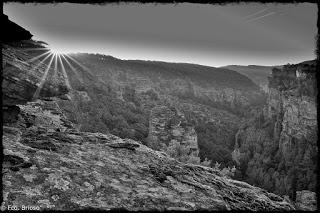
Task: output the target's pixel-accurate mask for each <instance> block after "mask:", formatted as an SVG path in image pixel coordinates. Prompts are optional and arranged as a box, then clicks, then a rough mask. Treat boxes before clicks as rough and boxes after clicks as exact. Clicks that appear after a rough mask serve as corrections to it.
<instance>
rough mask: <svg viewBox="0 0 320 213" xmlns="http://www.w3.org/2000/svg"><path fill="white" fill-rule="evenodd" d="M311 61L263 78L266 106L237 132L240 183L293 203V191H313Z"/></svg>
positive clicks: (314, 127)
mask: <svg viewBox="0 0 320 213" xmlns="http://www.w3.org/2000/svg"><path fill="white" fill-rule="evenodd" d="M314 63H315V62H312V63H308V64H307V65H306V63H301V64H297V65H286V66H284V68H283V69H282V70H280V69H275V70H274V71H273V74H272V76H271V77H270V78H269V81H270V84H269V87H270V89H269V94H268V101H267V105H266V107H265V108H264V109H263V110H260V111H259V112H258V113H257V114H256V115H254V116H253V117H254V119H252V120H251V121H249V122H247V123H246V124H245V125H243V126H242V128H240V130H239V132H238V134H237V139H236V146H237V147H238V148H236V149H237V150H239V151H240V153H241V157H240V158H241V159H242V169H243V175H244V176H245V177H246V178H244V179H245V180H247V181H248V182H249V183H252V184H256V185H258V186H261V187H264V188H266V189H268V190H271V191H273V192H275V193H277V194H287V195H289V196H290V198H291V199H293V200H295V199H296V193H297V191H302V190H310V191H316V183H317V174H316V168H317V156H318V147H317V130H318V126H317V125H318V124H317V109H316V79H315V64H314ZM301 73H303V74H302V75H301ZM310 208H311V209H314V208H316V207H314V206H311V207H310Z"/></svg>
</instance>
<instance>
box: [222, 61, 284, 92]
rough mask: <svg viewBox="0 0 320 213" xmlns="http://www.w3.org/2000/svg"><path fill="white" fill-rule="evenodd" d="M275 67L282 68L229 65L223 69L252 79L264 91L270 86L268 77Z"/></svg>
mask: <svg viewBox="0 0 320 213" xmlns="http://www.w3.org/2000/svg"><path fill="white" fill-rule="evenodd" d="M274 67H277V68H281V67H282V66H259V65H248V66H241V65H228V66H224V67H221V68H226V69H230V70H234V71H236V72H239V73H241V74H243V75H245V76H247V77H248V78H250V79H251V80H252V81H253V82H255V83H256V84H257V85H259V86H260V87H262V88H263V89H265V88H266V86H267V84H268V76H270V74H271V70H272V68H274Z"/></svg>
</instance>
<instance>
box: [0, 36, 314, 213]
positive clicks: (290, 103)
mask: <svg viewBox="0 0 320 213" xmlns="http://www.w3.org/2000/svg"><path fill="white" fill-rule="evenodd" d="M46 51H48V50H47V49H45V48H44V46H43V43H41V42H36V41H33V40H27V41H16V42H7V43H6V44H4V45H3V52H2V55H3V63H2V66H3V82H2V91H3V97H2V100H3V115H4V120H3V121H4V125H3V138H2V139H3V147H4V150H3V151H4V159H3V174H4V175H3V186H4V187H3V189H4V190H3V191H4V193H3V202H2V207H5V206H8V205H21V204H28V205H31V206H36V205H38V206H41V208H43V209H54V210H75V209H91V210H92V209H104V210H107V209H115V208H123V209H125V210H292V209H299V208H301V209H304V210H310V209H311V210H314V209H315V208H316V203H315V195H314V193H312V192H315V191H316V182H317V179H316V178H317V177H316V168H317V155H318V151H317V144H316V142H317V119H316V118H317V111H316V92H317V89H316V80H315V71H316V63H315V61H308V62H304V63H300V64H295V65H285V66H283V67H280V68H275V69H273V70H272V74H271V76H270V77H269V79H268V92H267V93H265V92H264V91H263V90H262V89H261V88H259V86H258V85H256V84H255V83H254V82H253V81H252V80H250V79H249V78H248V77H246V76H244V75H242V74H240V73H238V72H236V71H233V70H229V69H226V68H214V67H208V66H202V65H195V64H182V63H166V62H157V61H139V60H120V59H116V58H114V57H112V56H105V55H100V54H87V53H78V54H69V55H65V56H60V61H61V63H60V64H59V63H58V64H56V67H54V66H51V68H50V66H49V64H48V63H47V62H46V61H42V62H41V60H40V59H39V58H36V57H37V56H39V55H41V54H44V53H45V52H46ZM51 61H52V60H51ZM52 67H54V68H52ZM63 70H64V71H65V72H64V71H63ZM39 88H40V89H39ZM216 162H218V163H220V164H221V165H222V167H232V166H236V168H237V171H236V173H235V174H234V175H235V176H234V177H233V179H231V178H230V177H228V176H224V175H222V174H221V172H220V171H219V170H217V169H215V168H214V165H215V163H216ZM210 167H212V168H210ZM246 182H248V183H249V184H252V185H253V184H254V186H252V185H249V184H248V183H246ZM259 187H260V188H259ZM262 188H263V189H262ZM306 190H308V191H307V193H309V194H308V195H311V198H310V197H309V200H308V201H309V203H308V205H306V204H305V203H299V202H300V201H299V200H298V198H301V197H303V196H304V195H302V193H304V192H305V191H306ZM297 191H298V193H297V195H299V196H296V192H297ZM107 195H108V196H107ZM284 195H289V196H290V199H292V200H295V201H296V202H295V203H294V202H292V201H290V200H289V199H287V198H284V197H283V196H284ZM300 200H302V199H300ZM301 202H302V201H301Z"/></svg>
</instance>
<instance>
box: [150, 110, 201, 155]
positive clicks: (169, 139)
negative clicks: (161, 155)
mask: <svg viewBox="0 0 320 213" xmlns="http://www.w3.org/2000/svg"><path fill="white" fill-rule="evenodd" d="M149 123H150V124H149V135H148V138H149V143H148V145H149V147H152V148H154V149H156V150H163V151H166V147H167V146H169V145H170V144H172V143H173V144H174V143H179V144H180V145H181V146H185V147H188V148H190V152H191V153H188V154H190V155H192V156H198V154H199V148H198V143H197V134H196V132H195V130H194V128H193V126H192V125H190V124H189V123H188V122H187V120H186V119H185V116H184V115H183V113H182V112H180V111H178V110H177V109H176V108H174V107H171V108H169V107H167V106H161V105H160V106H156V107H154V108H153V109H152V110H151V113H150V119H149Z"/></svg>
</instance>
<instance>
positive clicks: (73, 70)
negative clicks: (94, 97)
mask: <svg viewBox="0 0 320 213" xmlns="http://www.w3.org/2000/svg"><path fill="white" fill-rule="evenodd" d="M61 57H62V59H64V60H65V61H66V63H67V64H68V65H69V67H70V68H71V70H72V72H73V73H74V74H75V75H76V77H77V78H78V80H79V81H80V82H81V83H82V84H83V79H82V77H81V76H80V75H79V73H78V72H77V69H76V68H74V66H72V64H71V63H70V62H69V61H68V59H67V58H66V57H65V56H64V55H61ZM62 59H61V61H62Z"/></svg>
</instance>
